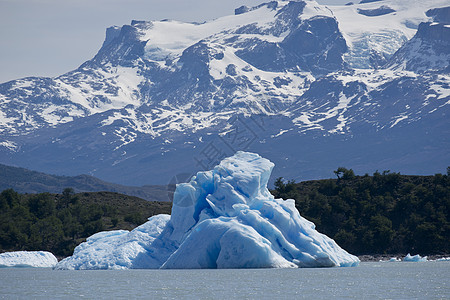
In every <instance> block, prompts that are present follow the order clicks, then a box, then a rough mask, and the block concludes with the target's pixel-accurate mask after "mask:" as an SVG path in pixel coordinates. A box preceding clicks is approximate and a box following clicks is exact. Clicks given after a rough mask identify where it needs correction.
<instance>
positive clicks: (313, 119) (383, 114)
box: [0, 0, 450, 184]
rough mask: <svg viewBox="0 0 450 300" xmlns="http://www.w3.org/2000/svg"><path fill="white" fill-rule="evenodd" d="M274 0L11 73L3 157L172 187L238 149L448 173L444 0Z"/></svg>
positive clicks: (298, 167) (299, 160)
mask: <svg viewBox="0 0 450 300" xmlns="http://www.w3.org/2000/svg"><path fill="white" fill-rule="evenodd" d="M413 2H414V3H412V1H406V0H399V1H394V0H385V1H375V2H370V3H361V4H353V5H346V6H334V7H333V6H328V7H327V6H323V5H319V4H317V3H316V2H315V1H271V2H268V3H263V4H261V5H259V6H257V7H251V8H250V7H245V6H242V7H240V8H237V9H236V10H235V15H232V16H226V17H222V18H219V19H216V20H213V21H209V22H205V23H182V22H177V21H172V20H162V21H132V22H131V25H124V26H122V27H111V28H108V29H107V31H106V39H105V41H104V43H103V46H102V47H101V49H100V50H99V52H98V53H97V55H96V56H95V57H94V58H93V59H92V60H90V61H87V62H85V63H84V64H82V65H81V66H80V67H79V68H78V69H76V70H74V71H71V72H68V73H66V74H64V75H61V76H59V77H56V78H37V77H36V78H23V79H19V80H14V81H10V82H6V83H3V84H1V85H0V132H1V140H0V146H2V147H0V151H1V152H0V153H2V154H1V156H0V162H1V163H6V164H14V165H18V166H21V167H27V168H31V169H37V170H40V171H45V172H52V173H58V174H68V175H71V174H79V173H89V174H92V175H95V176H98V177H101V178H102V179H105V180H110V181H115V182H120V183H124V184H149V183H154V184H165V183H168V182H169V180H170V178H171V177H172V176H174V175H176V174H178V173H180V172H186V173H187V174H190V173H192V172H194V171H196V170H198V169H208V168H211V167H212V166H213V164H214V163H215V162H217V161H219V160H220V159H221V158H223V157H224V156H226V155H231V154H232V152H234V151H236V150H252V151H257V152H260V153H262V154H263V155H264V156H266V157H268V158H270V159H271V160H273V161H275V162H276V163H277V165H279V166H280V168H279V169H278V170H275V172H274V174H275V175H274V176H284V177H286V178H295V179H309V178H315V177H316V178H317V177H326V176H329V175H331V174H332V170H334V169H335V168H336V167H338V166H339V165H345V166H347V167H352V168H354V169H355V171H357V172H358V171H359V172H371V171H374V170H376V169H383V168H387V169H392V170H395V171H402V172H414V173H420V174H423V173H429V172H438V171H441V170H443V169H445V167H446V164H448V163H449V158H450V155H449V151H448V149H450V147H449V146H450V145H449V140H448V138H447V137H448V134H449V129H450V126H449V122H448V118H447V114H448V110H449V105H448V104H450V74H449V61H450V57H449V55H450V50H449V49H450V47H449V42H450V25H449V23H448V21H449V20H448V18H449V17H448V15H449V13H448V11H449V7H448V4H449V3H448V1H445V0H433V1H413Z"/></svg>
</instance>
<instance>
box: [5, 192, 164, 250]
mask: <svg viewBox="0 0 450 300" xmlns="http://www.w3.org/2000/svg"><path fill="white" fill-rule="evenodd" d="M170 210H171V203H170V202H157V201H146V200H143V199H140V198H137V197H133V196H127V195H123V194H118V193H113V192H86V193H78V194H74V193H73V190H72V189H71V188H67V189H65V190H64V191H63V193H62V194H50V193H40V194H19V193H17V192H15V191H14V190H12V189H7V190H4V191H3V192H2V193H1V194H0V252H3V251H18V250H46V251H50V252H52V253H53V254H55V255H57V256H60V257H64V256H69V255H71V254H72V253H73V249H74V248H75V246H77V245H78V244H80V243H81V242H83V241H84V240H85V239H86V238H87V237H89V236H90V235H92V234H94V233H97V232H99V231H104V230H117V229H126V230H131V229H133V228H134V227H136V226H138V225H140V224H142V223H144V222H146V221H147V218H148V217H150V216H153V215H156V214H161V213H165V214H170Z"/></svg>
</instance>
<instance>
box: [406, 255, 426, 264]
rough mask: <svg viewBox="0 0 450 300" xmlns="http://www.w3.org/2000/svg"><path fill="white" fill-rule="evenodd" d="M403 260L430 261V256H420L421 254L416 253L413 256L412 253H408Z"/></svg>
mask: <svg viewBox="0 0 450 300" xmlns="http://www.w3.org/2000/svg"><path fill="white" fill-rule="evenodd" d="M403 261H411V262H425V261H428V257H427V256H424V257H422V256H420V255H419V254H416V255H414V256H411V254H409V253H408V255H406V256H405V257H404V258H403Z"/></svg>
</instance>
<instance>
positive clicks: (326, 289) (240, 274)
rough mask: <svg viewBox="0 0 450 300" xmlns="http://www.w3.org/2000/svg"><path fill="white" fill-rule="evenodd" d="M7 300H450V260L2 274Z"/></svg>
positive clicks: (0, 291) (12, 271)
mask: <svg viewBox="0 0 450 300" xmlns="http://www.w3.org/2000/svg"><path fill="white" fill-rule="evenodd" d="M0 298H2V299H44V298H45V299H61V298H73V299H75V298H86V299H111V298H129V299H137V298H145V299H302V298H304V299H352V298H353V299H450V262H426V263H405V262H403V263H388V262H383V263H373V262H372V263H361V264H360V266H359V267H356V268H324V269H250V270H245V269H244V270H243V269H241V270H123V271H53V270H51V269H29V268H23V269H20V268H17V269H10V268H6V269H0Z"/></svg>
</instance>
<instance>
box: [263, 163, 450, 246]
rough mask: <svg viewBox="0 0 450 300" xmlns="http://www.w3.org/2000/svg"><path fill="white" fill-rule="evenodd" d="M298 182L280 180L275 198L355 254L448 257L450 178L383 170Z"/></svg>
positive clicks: (341, 172) (348, 171) (342, 172)
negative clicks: (289, 204)
mask: <svg viewBox="0 0 450 300" xmlns="http://www.w3.org/2000/svg"><path fill="white" fill-rule="evenodd" d="M334 173H335V174H336V176H337V179H325V180H314V181H306V182H299V183H296V182H294V181H287V182H286V181H284V180H283V179H282V178H278V179H277V180H276V182H275V189H274V190H273V191H272V193H273V194H274V196H275V197H277V198H283V199H288V198H290V199H294V200H295V205H296V207H297V209H298V211H299V212H300V214H301V215H302V216H303V217H305V218H307V219H309V220H311V221H313V222H314V223H315V224H316V228H317V230H318V231H319V232H322V233H324V234H326V235H328V236H329V237H331V238H333V239H334V240H335V241H336V242H337V243H338V244H339V245H341V246H342V247H343V248H344V249H346V250H348V251H349V252H351V253H354V254H357V255H361V254H384V253H386V254H388V253H390V254H397V253H402V254H404V253H408V252H411V253H421V254H448V253H450V223H449V216H450V176H449V174H447V175H442V174H436V175H434V176H407V175H401V174H400V173H391V172H390V171H384V172H382V173H380V172H378V171H377V172H375V173H374V174H373V175H372V176H369V175H368V174H366V175H364V176H356V175H355V173H354V172H353V170H352V169H346V168H344V167H340V168H338V169H337V170H336V171H335V172H334Z"/></svg>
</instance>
